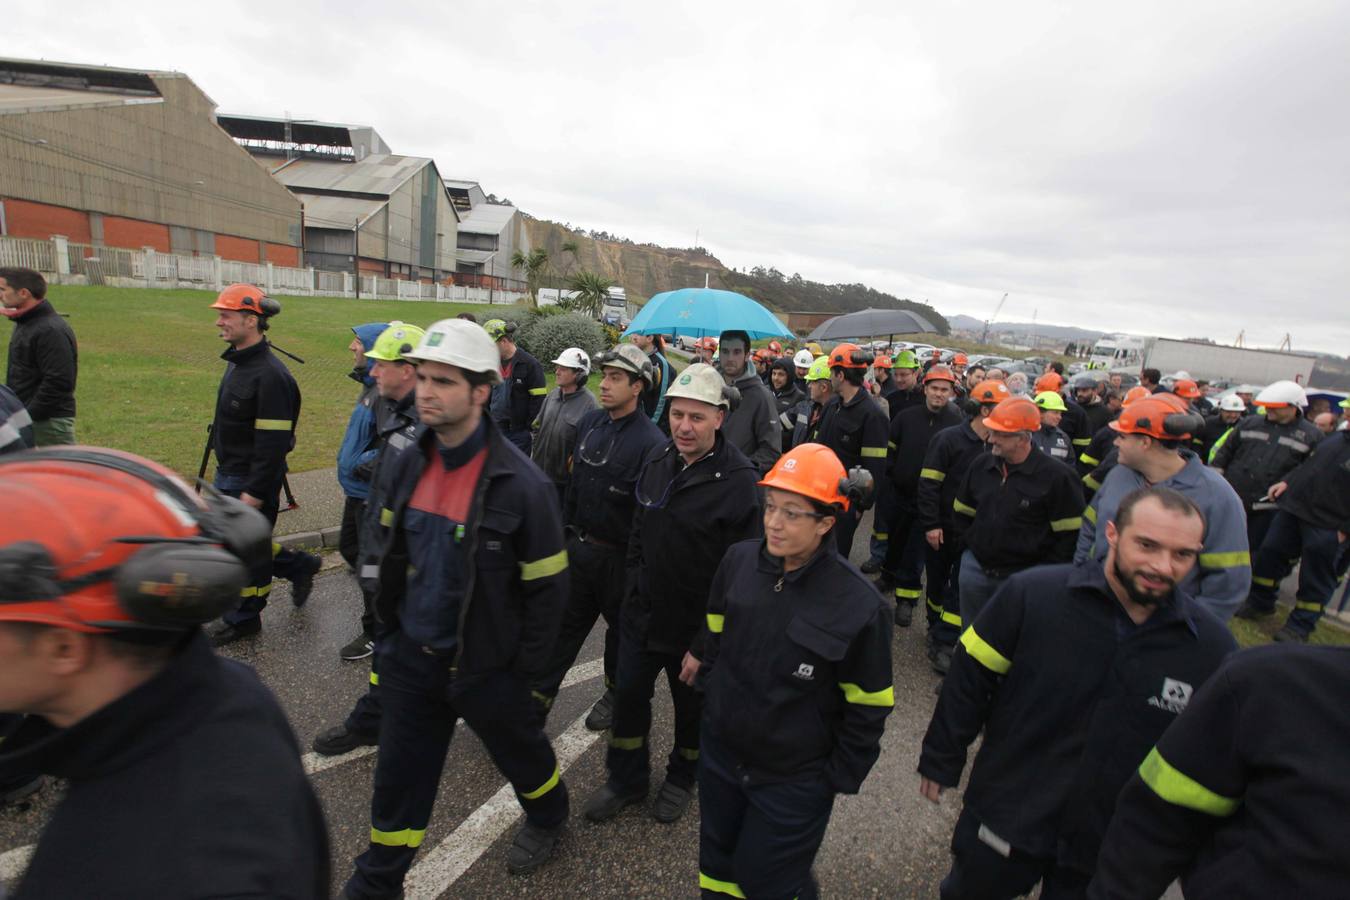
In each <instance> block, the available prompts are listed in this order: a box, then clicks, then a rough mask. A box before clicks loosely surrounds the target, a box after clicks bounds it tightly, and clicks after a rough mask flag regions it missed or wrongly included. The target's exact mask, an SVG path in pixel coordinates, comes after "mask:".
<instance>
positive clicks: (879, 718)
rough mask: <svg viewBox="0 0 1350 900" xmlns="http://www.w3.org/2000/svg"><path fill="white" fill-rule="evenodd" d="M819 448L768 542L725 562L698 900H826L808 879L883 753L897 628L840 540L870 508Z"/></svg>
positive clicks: (791, 477)
mask: <svg viewBox="0 0 1350 900" xmlns="http://www.w3.org/2000/svg"><path fill="white" fill-rule="evenodd" d="M870 482H871V479H870V476H869V475H868V473H867V472H866V470H863V469H854V470H853V472H851V473H848V474H846V473H845V472H844V467H843V465H842V464H841V463H840V462H839V459H838V457H836V456H835V455H834V453H833V452H831V451H830V450H829V448H827V447H825V446H823V445H821V444H811V443H807V444H802V445H801V446H799V447H796V448H794V449H793V450H791V451H790V452H788V453H786V454H784V455H783V456H782V457H781V458H780V459H779V460H778V462H777V463H776V464H775V465H774V467H773V468H772V469H771V470H770V471H769V474H768V475H766V476H765V478H764V480H763V481H761V482H759V483H760V485H762V486H763V487H764V488H765V497H764V533H765V537H764V539H762V540H752V541H742V542H740V543H738V544H735V545H733V546H732V547H731V549H730V550H728V551H727V554H726V556H725V557H724V558H723V560H722V564H721V565H720V566H719V567H718V570H717V575H716V576H715V578H714V580H713V585H712V590H711V591H710V592H709V598H708V635H707V638H708V639H707V641H706V643H705V646H704V654H703V656H704V658H703V659H702V660H696V659H694V658H692V657H687V658H686V660H685V669H684V672H682V673H681V678H682V679H683V680H693V679H694V678H695V674H696V673H697V678H698V683H699V685H700V686H701V687H702V689H703V690H704V692H705V695H706V696H705V700H704V714H703V724H702V732H701V734H702V739H701V747H700V756H699V761H700V766H699V777H698V784H699V803H700V806H701V809H702V823H701V827H700V834H699V887H700V888H701V889H702V892H703V896H705V897H725V896H731V897H748V898H757V897H784V898H786V897H801V898H810V897H815V896H817V894H816V885H815V881H814V879H813V878H812V877H811V863H812V861H813V860H814V859H815V856H816V851H817V850H818V849H819V848H820V843H821V840H822V839H823V838H824V836H825V827H826V825H827V824H829V820H830V811H831V809H832V807H833V805H834V797H835V794H839V793H844V794H853V793H857V791H858V789H859V788H860V787H861V786H862V783H863V779H864V778H866V777H867V773H868V771H869V770H870V769H871V768H872V764H873V763H874V762H876V759H877V755H878V753H879V752H880V741H881V734H882V730H883V729H884V727H885V722H886V716H887V715H889V714H890V712H891V707H892V706H893V705H894V691H893V689H892V685H891V628H892V626H891V613H890V608H889V606H888V605H887V604H886V602H885V601H884V600H882V598H881V595H880V594H879V593H877V590H876V588H875V587H873V586H872V583H871V582H870V581H869V580H868V579H867V578H866V577H865V576H864V575H863V574H862V573H861V572H859V571H858V569H856V568H855V567H854V566H853V565H852V564H851V563H849V562H848V560H846V559H844V558H843V557H842V556H840V555H839V553H838V551H837V550H836V549H835V540H834V536H833V535H832V534H830V531H831V529H832V528H833V527H834V525H835V522H836V521H837V520H838V517H839V516H840V515H842V514H843V513H845V512H847V511H848V509H849V506H850V504H851V503H861V504H863V505H866V504H867V503H868V502H870V495H871V490H872V485H871V483H870Z"/></svg>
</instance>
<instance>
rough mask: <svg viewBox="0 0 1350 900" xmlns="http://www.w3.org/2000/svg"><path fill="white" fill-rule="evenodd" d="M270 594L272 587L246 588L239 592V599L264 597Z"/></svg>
mask: <svg viewBox="0 0 1350 900" xmlns="http://www.w3.org/2000/svg"><path fill="white" fill-rule="evenodd" d="M270 593H272V585H270V584H264V585H263V586H262V587H246V588H241V589H240V591H239V596H240V597H266V596H267V595H268V594H270Z"/></svg>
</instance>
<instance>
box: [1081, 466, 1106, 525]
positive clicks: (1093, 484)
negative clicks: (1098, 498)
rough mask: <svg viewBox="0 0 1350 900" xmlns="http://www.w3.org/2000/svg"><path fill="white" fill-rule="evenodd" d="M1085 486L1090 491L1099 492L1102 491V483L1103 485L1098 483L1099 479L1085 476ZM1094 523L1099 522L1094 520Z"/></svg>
mask: <svg viewBox="0 0 1350 900" xmlns="http://www.w3.org/2000/svg"><path fill="white" fill-rule="evenodd" d="M1083 484H1085V485H1087V486H1088V489H1089V490H1093V491H1099V490H1101V489H1102V483H1101V482H1100V481H1098V480H1097V479H1095V478H1093V477H1092V476H1091V475H1084V476H1083ZM1094 516H1095V513H1094ZM1092 521H1093V522H1096V521H1097V520H1096V518H1093V520H1092Z"/></svg>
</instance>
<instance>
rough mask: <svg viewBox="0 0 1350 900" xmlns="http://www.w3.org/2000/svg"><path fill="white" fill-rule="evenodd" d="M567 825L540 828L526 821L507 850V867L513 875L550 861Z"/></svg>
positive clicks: (529, 870)
mask: <svg viewBox="0 0 1350 900" xmlns="http://www.w3.org/2000/svg"><path fill="white" fill-rule="evenodd" d="M566 827H567V823H566V822H564V823H563V824H561V825H555V826H554V827H552V828H540V827H539V826H538V825H532V824H531V823H529V822H526V823H525V824H524V825H522V826H521V828H520V830H519V831H517V832H516V838H515V840H513V841H512V842H511V848H510V849H509V850H507V851H506V868H507V869H508V870H509V871H510V872H511V874H512V875H524V874H526V873H527V872H533V871H534V870H535V869H537V868H539V867H540V866H542V865H543V864H544V863H546V862H548V859H549V857H550V856H552V855H553V851H554V849H555V848H557V846H558V840H559V839H560V838H561V837H562V833H563V829H564V828H566Z"/></svg>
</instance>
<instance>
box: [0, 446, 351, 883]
mask: <svg viewBox="0 0 1350 900" xmlns="http://www.w3.org/2000/svg"><path fill="white" fill-rule="evenodd" d="M0 509H4V510H5V515H4V516H3V517H0V665H3V666H4V669H5V671H6V672H7V673H18V672H23V673H24V674H23V675H22V676H21V677H12V676H11V677H7V678H6V680H5V691H4V698H3V700H2V701H0V712H3V713H25V714H27V717H26V718H25V719H24V721H23V723H22V724H21V725H20V726H19V728H18V730H17V732H15V733H12V734H9V735H8V736H6V738H5V740H4V742H3V743H0V783H7V782H11V781H13V780H14V779H15V776H20V777H23V776H27V777H31V775H32V774H33V773H46V774H49V775H59V776H60V777H61V778H62V779H65V780H66V784H67V788H66V790H65V791H64V792H63V793H62V794H61V796H60V797H59V798H58V799H57V800H56V801H55V809H54V810H52V811H51V813H50V816H49V817H48V821H47V824H46V827H45V828H44V829H43V830H42V833H41V836H40V837H39V838H38V841H37V847H36V849H35V850H33V853H32V857H31V859H30V860H29V861H28V863H27V871H26V872H25V873H24V874H23V880H22V882H21V883H20V884H19V886H18V888H17V890H16V891H15V893H14V894H13V896H14V897H16V898H34V900H47V898H54V897H100V898H109V900H123V898H126V900H130V898H136V900H141V898H148V897H200V896H203V895H204V894H211V895H213V896H220V897H246V896H259V894H260V893H265V894H266V895H267V896H270V897H292V898H301V900H327V898H328V897H329V896H331V894H330V891H329V875H330V869H329V855H328V832H327V828H326V827H325V825H324V818H323V810H322V809H321V808H320V806H319V803H318V800H317V798H316V797H315V796H314V790H313V788H312V787H311V786H310V784H309V780H308V779H307V778H306V777H305V772H304V768H303V766H302V765H301V763H300V748H299V747H298V746H297V744H296V741H295V735H294V734H292V733H291V730H290V728H289V726H288V725H287V724H286V717H285V715H284V714H283V713H282V710H281V707H280V705H279V704H278V703H277V700H276V698H275V697H273V696H272V693H271V691H269V690H268V689H267V688H266V687H265V686H264V685H263V683H262V682H261V681H260V680H259V679H258V676H257V674H256V673H254V672H253V670H252V669H250V668H248V667H247V666H244V665H241V664H240V663H237V662H233V661H231V660H226V659H222V658H220V657H218V656H216V655H215V654H214V653H212V652H211V649H210V647H209V646H208V645H207V641H206V639H205V638H204V637H203V635H202V632H201V627H200V626H201V625H203V624H205V623H206V622H209V621H211V620H212V619H213V618H215V617H216V616H218V615H219V614H220V613H221V612H223V611H225V610H226V609H229V608H231V607H233V606H234V605H235V604H237V603H238V602H239V591H240V589H241V588H243V587H244V586H245V585H246V584H248V583H249V578H250V573H251V571H252V570H253V568H254V565H255V563H256V561H257V560H259V559H261V560H263V561H266V560H268V559H269V558H270V556H271V546H270V544H271V527H270V525H269V523H268V522H267V520H266V519H264V518H263V516H262V515H261V514H260V513H258V512H257V511H256V510H253V509H250V508H248V507H247V506H245V505H244V504H243V503H242V502H240V501H239V500H235V499H232V498H228V497H223V496H220V495H219V494H214V493H208V496H207V498H206V499H205V500H203V498H201V497H198V496H197V495H195V494H194V493H193V492H192V490H191V489H190V488H189V487H188V486H187V485H186V484H184V483H183V481H182V480H180V479H179V478H178V476H177V475H175V474H173V473H172V472H170V471H169V470H168V469H166V468H164V467H162V466H159V465H157V464H155V463H153V462H151V461H149V460H147V459H143V458H141V457H138V456H133V455H132V454H129V453H122V452H119V451H115V450H102V449H97V448H93V447H53V448H48V449H44V450H31V451H27V452H24V453H16V454H10V455H7V456H3V457H0Z"/></svg>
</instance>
